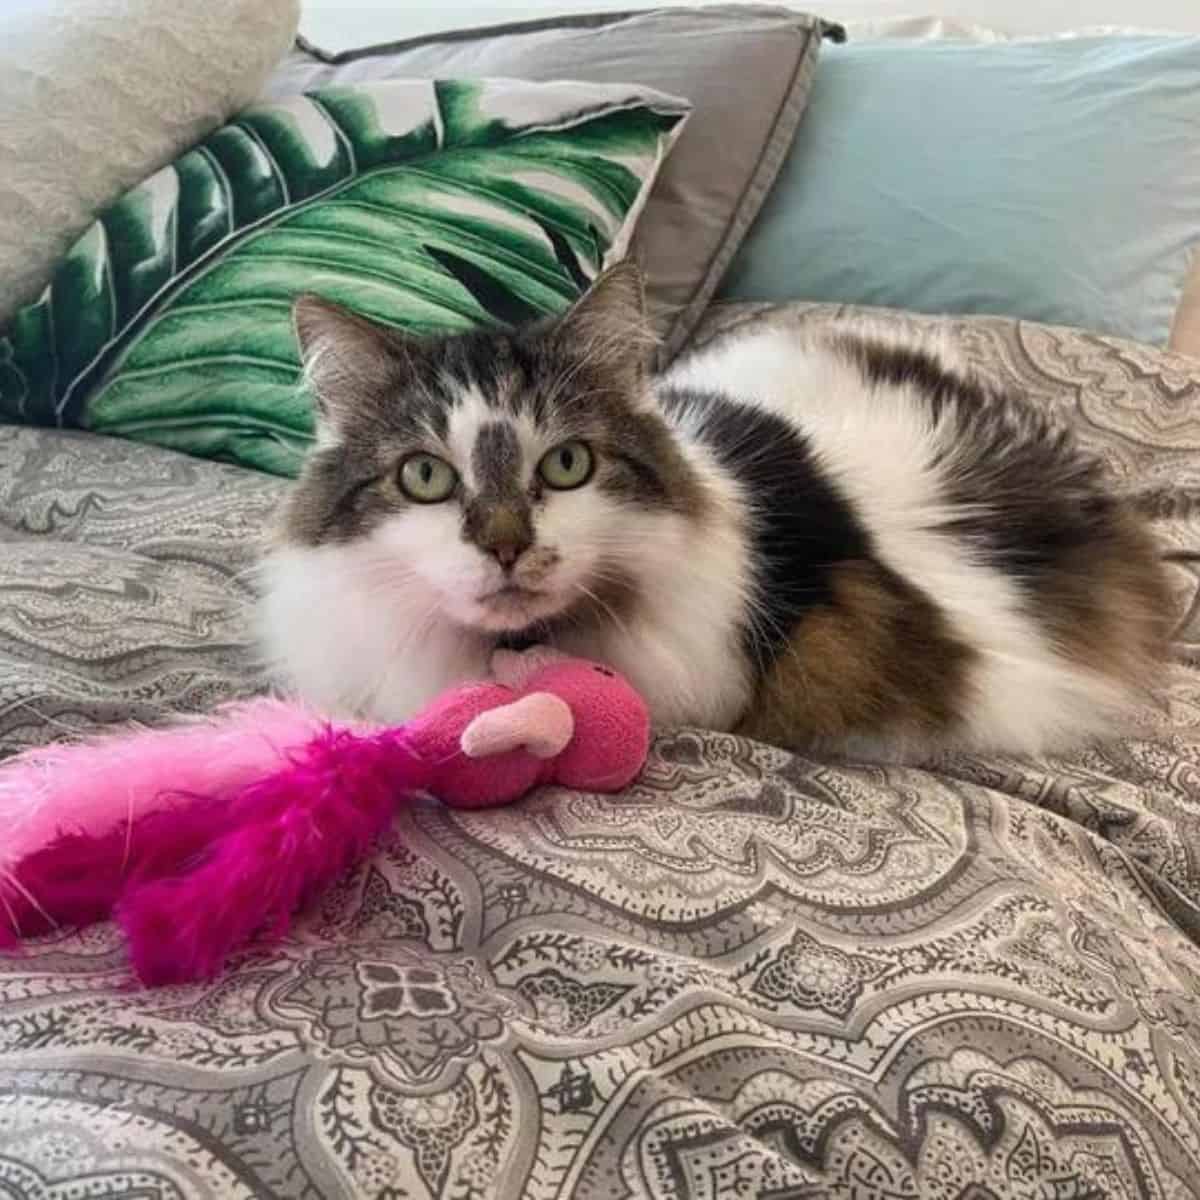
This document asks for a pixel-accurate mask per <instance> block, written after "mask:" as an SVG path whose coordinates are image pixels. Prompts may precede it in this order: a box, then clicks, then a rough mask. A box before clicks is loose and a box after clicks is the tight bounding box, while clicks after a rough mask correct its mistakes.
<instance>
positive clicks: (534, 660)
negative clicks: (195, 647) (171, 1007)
mask: <svg viewBox="0 0 1200 1200" xmlns="http://www.w3.org/2000/svg"><path fill="white" fill-rule="evenodd" d="M492 669H493V673H494V675H495V681H494V682H487V683H475V684H467V685H464V686H463V687H460V688H456V689H454V690H453V691H450V692H448V693H446V694H445V695H443V696H442V697H441V698H439V699H438V700H436V701H435V702H434V703H433V704H432V705H430V707H429V708H427V709H426V710H425V711H424V712H423V713H422V714H421V715H420V716H418V717H417V718H415V719H414V720H412V721H410V722H408V723H407V724H405V725H400V726H397V727H395V728H390V729H381V728H373V727H366V726H359V727H337V726H334V725H331V724H329V723H328V722H327V721H324V720H322V719H321V718H320V717H317V716H316V715H314V714H313V713H311V712H309V711H307V710H306V709H304V708H302V707H300V706H297V705H292V704H287V703H284V702H282V701H277V700H258V701H251V702H249V703H247V704H244V705H241V706H238V707H236V708H234V709H231V710H229V711H227V712H226V713H224V714H222V715H221V716H220V717H219V718H216V719H214V720H211V721H205V722H199V723H196V724H193V725H186V726H182V727H178V728H171V729H164V730H157V731H147V732H141V733H135V734H130V735H127V736H123V737H115V738H106V739H101V740H98V741H92V742H83V743H76V744H73V745H60V746H51V747H46V748H42V749H36V750H31V751H28V752H26V753H24V754H22V755H19V756H18V757H17V758H15V759H13V760H11V761H10V762H9V763H6V764H5V765H4V766H3V767H0V830H3V831H4V833H3V835H2V836H3V844H2V846H0V945H9V946H12V945H15V944H16V943H17V941H18V940H19V939H20V938H23V937H30V936H34V935H38V934H45V933H47V932H50V931H51V930H53V929H56V928H58V927H60V926H64V925H85V924H89V923H91V922H93V921H98V920H103V919H105V918H107V917H109V916H113V915H115V916H116V918H117V920H118V921H119V922H120V924H121V926H122V927H123V929H124V931H125V934H126V937H127V940H128V943H129V950H130V958H131V960H132V963H133V966H134V969H135V971H136V972H137V974H138V976H139V978H141V980H142V981H143V982H144V983H146V984H148V985H152V986H153V985H157V984H164V983H179V982H184V981H188V980H193V979H207V978H211V977H212V976H214V975H215V974H217V973H218V972H219V971H220V970H221V968H222V966H223V965H224V963H225V960H226V959H227V957H228V956H229V954H230V953H231V952H232V951H233V950H235V949H236V948H237V947H238V946H240V945H241V944H243V943H244V942H246V941H248V940H249V939H250V938H252V937H254V936H256V935H258V936H266V937H279V936H282V934H283V933H285V932H286V930H287V928H288V925H289V923H290V920H291V917H292V915H293V914H294V913H295V912H296V911H298V910H299V909H300V908H302V907H303V906H304V905H305V904H306V903H307V902H308V901H310V900H311V899H312V898H313V897H314V896H315V895H316V894H317V893H318V892H319V891H320V890H321V889H322V888H324V887H326V886H327V885H328V884H329V883H331V882H332V881H333V880H334V879H336V878H337V877H338V876H339V875H341V874H342V873H343V872H344V871H345V870H347V869H348V868H349V867H350V866H352V865H353V864H354V863H355V862H356V861H358V860H359V859H361V858H362V857H363V856H364V855H365V854H366V853H367V851H368V850H369V848H370V845H371V842H372V841H373V840H374V838H375V837H376V836H377V835H378V834H379V833H381V832H382V831H383V830H384V829H386V828H387V826H388V824H389V822H390V821H391V818H392V815H393V813H394V812H395V808H396V804H397V801H398V800H400V799H402V798H403V797H405V796H411V795H413V794H414V793H420V792H429V793H432V794H434V795H435V796H437V797H438V798H439V799H441V800H442V801H444V802H445V803H446V804H450V805H453V806H455V807H458V808H482V807H486V806H490V805H499V804H507V803H510V802H511V801H513V800H516V799H517V798H518V797H520V796H522V795H524V794H525V793H526V792H528V791H529V790H530V789H531V788H534V787H537V786H539V785H542V784H549V783H559V784H562V785H564V786H566V787H571V788H579V789H584V790H588V791H598V792H603V791H618V790H620V789H621V788H623V787H624V786H625V785H626V784H628V783H629V782H630V781H631V780H633V779H634V778H635V777H636V775H637V773H638V771H640V770H641V767H642V764H643V762H644V761H645V757H646V751H647V748H648V745H649V734H650V722H649V716H648V714H647V711H646V706H645V704H644V703H643V701H642V699H641V697H640V696H639V695H638V694H637V693H636V692H635V691H634V690H633V688H631V687H630V686H629V684H628V683H627V682H626V681H625V680H624V679H622V678H621V677H620V676H619V675H617V674H615V673H614V672H613V671H610V670H609V669H608V668H607V667H602V666H599V665H598V664H596V663H590V662H585V661H583V660H581V659H571V658H565V657H563V656H561V655H557V654H555V653H554V652H552V651H548V650H544V649H534V650H529V651H525V652H524V653H521V654H517V653H511V652H505V651H501V652H498V653H497V654H496V656H495V658H494V659H493V663H492Z"/></svg>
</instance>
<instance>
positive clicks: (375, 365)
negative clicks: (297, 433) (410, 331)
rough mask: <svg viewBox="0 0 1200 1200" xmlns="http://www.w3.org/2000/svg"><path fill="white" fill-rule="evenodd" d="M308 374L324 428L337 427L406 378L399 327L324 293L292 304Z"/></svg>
mask: <svg viewBox="0 0 1200 1200" xmlns="http://www.w3.org/2000/svg"><path fill="white" fill-rule="evenodd" d="M292 325H293V328H294V329H295V331H296V341H297V343H298V345H299V347H300V361H301V362H302V363H303V365H304V378H305V382H306V383H307V384H308V388H309V391H310V392H311V393H312V395H313V398H314V400H315V402H316V417H317V426H318V433H320V432H321V431H322V428H324V430H325V431H327V432H332V433H336V432H337V431H338V430H339V429H341V428H342V426H343V425H344V423H345V421H346V418H347V416H348V415H349V414H350V413H352V412H353V411H355V410H357V411H359V412H362V411H363V409H364V407H365V403H366V401H368V400H370V399H371V398H372V397H375V396H378V395H379V393H380V392H381V391H383V390H385V389H389V388H394V387H396V386H397V384H398V383H399V382H400V379H399V376H400V374H401V371H400V369H399V368H400V365H401V356H400V355H398V353H397V345H396V342H397V336H396V334H395V331H394V330H392V329H390V328H388V327H385V326H382V325H378V324H376V323H375V322H374V321H370V320H368V319H367V318H366V317H361V316H359V315H358V313H355V312H351V311H350V309H348V308H343V307H342V306H341V305H340V304H334V303H332V302H331V301H329V300H325V299H324V298H322V297H321V296H314V295H303V296H300V297H298V298H297V300H296V302H295V304H294V305H293V306H292Z"/></svg>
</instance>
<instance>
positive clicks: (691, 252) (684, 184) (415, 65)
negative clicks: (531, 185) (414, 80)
mask: <svg viewBox="0 0 1200 1200" xmlns="http://www.w3.org/2000/svg"><path fill="white" fill-rule="evenodd" d="M407 15H408V10H406V19H407ZM823 28H824V27H823V26H822V25H821V23H820V22H818V21H816V20H815V19H814V18H812V17H807V16H804V15H802V14H799V13H796V12H792V11H790V10H788V9H785V8H774V7H764V6H757V5H713V6H711V7H706V8H703V9H661V10H657V11H648V12H640V13H634V14H632V15H631V14H629V13H607V14H606V13H593V14H590V15H586V16H580V15H574V16H556V17H551V18H547V19H546V20H543V21H534V22H526V23H523V24H515V25H502V26H496V27H494V28H491V29H474V30H455V31H453V32H450V33H444V34H439V35H432V36H429V37H423V38H411V39H409V40H407V41H404V42H397V43H394V44H392V45H390V46H378V47H373V48H369V49H365V50H359V51H355V52H352V53H347V54H339V55H332V56H330V55H325V56H324V57H325V58H326V60H327V61H326V62H325V63H321V62H319V61H316V60H315V58H314V57H313V56H312V55H317V56H321V55H322V52H321V51H318V50H313V51H312V55H310V56H308V57H304V56H300V57H297V58H294V59H293V60H292V61H290V62H289V63H287V64H286V65H285V66H284V67H283V68H282V69H281V70H280V72H279V73H278V74H277V75H276V77H275V78H274V79H273V80H272V82H271V84H270V85H269V92H270V94H272V95H282V94H287V93H289V92H296V91H302V90H304V89H305V88H310V87H316V86H322V85H328V84H331V83H343V82H347V83H357V82H361V81H363V80H371V79H383V78H393V77H410V76H419V75H439V76H446V77H450V76H460V77H461V76H468V75H493V76H494V75H507V76H513V77H519V78H522V79H561V78H571V79H590V80H597V81H601V82H615V81H625V80H633V81H635V82H638V83H641V84H643V85H645V86H648V87H654V88H662V89H663V90H664V91H668V92H671V93H673V94H675V95H680V96H686V97H687V98H688V99H689V100H690V101H691V103H692V108H693V115H692V117H691V119H690V120H689V122H688V127H687V129H686V130H685V131H684V133H683V135H682V137H681V138H680V139H679V146H678V148H677V149H676V150H675V152H674V153H673V154H672V155H671V159H670V161H669V162H668V163H667V164H666V167H665V168H664V170H663V173H662V176H661V178H660V180H659V183H658V185H657V186H656V187H655V189H654V191H653V193H652V194H651V196H650V200H649V202H648V203H647V205H646V213H645V216H644V218H643V219H642V221H641V223H640V226H639V229H638V232H637V234H636V235H635V238H634V253H635V255H636V256H637V258H638V260H639V261H640V263H641V265H642V268H643V271H644V272H645V275H646V286H647V296H648V300H649V307H650V312H651V315H652V317H653V318H654V322H655V327H656V329H657V331H658V332H659V334H660V336H661V337H662V339H663V347H662V358H663V361H664V362H666V361H667V360H669V359H670V357H671V356H672V355H673V354H674V353H675V352H676V351H678V350H679V348H680V347H681V346H682V345H683V343H684V342H685V341H686V339H687V337H688V334H689V333H690V332H691V330H692V328H693V327H694V326H695V324H696V322H697V321H698V320H699V319H700V317H701V316H702V315H703V313H704V310H705V308H706V307H707V305H708V302H709V300H710V299H711V297H712V294H713V291H714V290H715V289H716V286H717V283H718V282H719V281H720V278H721V276H722V275H723V274H724V272H725V269H726V268H727V267H728V265H729V262H730V260H731V259H732V257H733V255H734V253H735V252H736V250H737V248H738V245H739V244H740V242H741V239H742V237H743V235H744V234H745V232H746V230H747V228H749V225H750V222H751V221H752V220H753V218H754V214H755V213H756V212H757V211H758V207H759V205H760V204H761V203H762V200H763V197H764V196H765V195H766V194H767V191H768V190H769V189H770V187H771V184H772V183H773V182H774V179H775V175H776V173H777V172H778V170H779V166H780V163H782V161H783V157H784V155H785V154H786V153H787V150H788V147H789V146H790V145H791V142H792V138H793V136H794V134H795V132H796V128H797V126H798V125H799V122H800V117H801V114H802V113H803V111H804V106H805V103H806V101H807V97H808V90H809V85H810V82H811V80H812V76H813V72H814V70H815V68H816V63H817V51H818V49H819V46H820V42H821V31H822V29H823ZM310 49H311V48H310Z"/></svg>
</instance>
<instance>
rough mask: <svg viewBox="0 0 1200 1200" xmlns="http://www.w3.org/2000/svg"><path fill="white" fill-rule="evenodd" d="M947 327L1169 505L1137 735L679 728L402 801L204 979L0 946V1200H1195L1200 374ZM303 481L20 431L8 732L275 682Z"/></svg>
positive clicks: (195, 702)
mask: <svg viewBox="0 0 1200 1200" xmlns="http://www.w3.org/2000/svg"><path fill="white" fill-rule="evenodd" d="M852 317H853V314H852V313H846V312H844V311H842V310H836V309H830V308H813V307H807V306H794V307H792V308H789V309H787V310H785V311H783V312H782V313H778V314H775V315H768V314H764V313H763V312H762V311H761V310H756V309H753V308H746V307H739V308H736V309H727V310H718V311H717V312H715V313H714V314H713V317H712V319H711V320H710V322H709V325H708V326H707V329H706V336H711V335H713V334H714V333H716V332H717V331H719V330H720V329H721V328H722V327H724V326H726V325H729V324H730V323H735V322H738V321H744V320H761V319H775V320H781V321H799V322H827V321H832V320H837V319H846V318H852ZM889 319H891V320H894V321H896V322H897V323H898V324H903V323H904V322H905V320H906V318H902V317H899V316H892V317H890V318H889ZM952 329H953V331H954V333H955V334H956V336H957V337H958V338H959V339H960V340H961V343H962V345H963V348H964V350H965V351H966V352H967V354H968V355H969V356H970V357H971V358H972V359H973V361H974V362H975V363H976V364H977V365H978V367H979V369H980V370H982V371H983V372H985V373H986V374H988V375H989V376H991V377H993V378H996V379H998V380H1002V381H1005V382H1007V383H1010V384H1013V385H1015V386H1018V387H1021V388H1024V389H1025V390H1026V391H1027V392H1029V393H1031V394H1032V395H1033V397H1034V398H1035V399H1036V400H1037V401H1038V402H1039V403H1043V404H1045V405H1047V406H1049V407H1052V408H1054V409H1056V410H1058V411H1060V412H1061V413H1062V415H1063V416H1064V418H1065V419H1068V420H1070V421H1073V422H1074V423H1075V424H1076V425H1077V426H1078V428H1079V430H1080V433H1081V435H1082V436H1083V437H1084V438H1085V439H1086V441H1087V442H1088V443H1089V444H1091V445H1093V446H1094V447H1096V449H1098V450H1099V451H1100V452H1101V453H1102V454H1103V455H1104V457H1105V459H1106V460H1107V461H1108V463H1109V465H1110V466H1111V468H1112V470H1113V472H1114V473H1115V475H1116V476H1117V477H1118V478H1119V480H1120V482H1121V485H1122V486H1123V487H1125V488H1127V489H1129V490H1133V491H1137V492H1139V493H1142V494H1143V497H1144V500H1145V502H1146V503H1147V504H1149V505H1151V506H1152V507H1153V509H1154V511H1155V512H1156V513H1157V514H1158V521H1159V526H1160V529H1161V534H1162V539H1163V542H1164V546H1165V547H1166V548H1167V549H1168V550H1169V551H1170V552H1171V553H1172V555H1173V557H1174V560H1175V563H1174V566H1173V567H1172V570H1173V572H1174V575H1175V579H1176V582H1177V601H1178V638H1177V645H1178V652H1177V662H1176V664H1175V665H1174V666H1173V668H1172V670H1171V672H1170V673H1169V674H1167V675H1165V677H1164V678H1163V680H1162V686H1161V689H1160V692H1159V694H1158V696H1157V697H1156V698H1155V700H1154V703H1152V704H1149V703H1148V704H1147V707H1146V710H1145V712H1144V713H1142V714H1141V716H1140V718H1139V721H1138V722H1137V724H1135V726H1134V727H1132V728H1131V730H1130V733H1129V736H1128V738H1127V739H1125V740H1123V741H1121V742H1119V743H1116V744H1114V745H1110V746H1107V747H1106V748H1104V749H1102V750H1096V751H1094V752H1091V753H1089V754H1086V755H1084V756H1082V757H1079V758H1078V759H1074V760H1072V761H1055V762H1042V763H1029V762H1016V761H1013V762H1005V761H997V760H988V761H978V760H971V759H962V760H954V761H948V762H946V763H944V764H942V766H941V767H940V768H939V769H938V770H937V771H920V770H901V769H875V768H870V769H865V768H857V767H846V766H832V765H829V764H826V763H822V762H818V761H812V760H809V759H806V758H800V757H796V756H793V755H788V754H785V753H782V752H779V751H776V750H773V749H770V748H768V747H765V746H761V745H755V744H751V743H748V742H745V741H740V740H738V739H736V738H732V737H727V736H720V735H714V734H711V733H705V732H701V731H695V730H681V731H677V732H672V733H669V734H667V735H665V736H663V737H662V738H660V740H659V741H658V743H657V745H656V747H655V749H654V753H653V756H652V758H651V761H650V763H649V765H648V767H647V769H646V771H645V773H644V775H643V777H642V779H641V780H640V782H639V783H638V784H637V786H635V787H634V788H632V789H631V790H630V791H629V792H628V793H626V794H625V795H622V796H620V797H616V798H606V799H596V798H593V797H590V796H586V795H574V794H568V793H565V792H558V791H549V792H545V793H542V794H539V795H536V796H533V797H531V798H529V799H528V801H527V802H525V803H524V804H521V805H518V806H516V807H514V808H512V809H508V810H504V811H501V812H494V813H487V814H472V813H463V812H458V813H455V812H446V811H443V810H441V809H438V808H435V807H427V808H420V809H418V810H416V811H413V812H410V813H408V814H406V815H405V816H404V817H402V818H401V819H399V820H398V821H397V823H396V826H395V829H394V831H393V833H392V834H391V836H390V837H389V839H388V840H387V841H386V842H385V844H383V845H381V846H380V848H379V851H378V853H377V854H376V855H375V857H374V859H373V861H372V862H370V863H369V864H368V865H366V866H364V867H363V868H362V869H361V870H359V871H358V872H357V873H356V874H354V876H353V877H352V878H348V879H346V880H345V881H344V882H343V883H342V884H341V885H340V886H338V887H337V888H335V889H334V890H333V891H332V892H330V893H329V894H328V895H327V896H326V897H325V898H324V902H323V904H322V906H321V908H320V909H319V911H315V912H313V913H312V914H311V915H310V916H309V917H308V918H307V919H306V921H305V923H304V924H303V926H302V927H301V929H300V930H299V932H298V933H297V935H296V936H295V937H294V938H293V939H292V940H291V941H289V942H288V943H287V944H286V945H285V946H283V947H282V948H280V949H276V950H273V951H271V952H268V953H262V954H247V955H245V956H244V957H243V958H241V959H240V960H239V961H238V962H237V963H236V964H235V965H234V967H233V969H231V970H230V971H229V972H228V974H227V975H226V976H225V977H223V978H222V979H221V980H220V981H219V982H217V983H215V984H213V985H211V986H207V987H196V988H178V989H172V990H167V991H162V992H156V993H147V992H142V991H138V990H135V989H132V988H131V987H130V985H129V977H128V974H127V972H126V969H125V966H124V963H123V960H122V956H121V952H120V948H119V946H118V944H117V942H116V940H115V939H114V937H113V936H112V933H111V931H110V930H109V929H107V928H100V929H96V930H92V931H89V932H87V933H84V934H82V935H65V934H64V935H63V936H62V937H60V938H56V939H52V940H49V941H46V942H44V943H41V944H39V945H37V946H36V947H35V948H34V949H33V950H32V952H31V953H30V954H28V955H27V956H26V957H23V958H14V959H7V960H0V1196H3V1197H10V1196H11V1197H30V1198H34V1197H36V1198H38V1200H66V1198H75V1197H79V1198H83V1197H89V1198H110V1197H129V1198H133V1197H137V1198H139V1200H144V1198H150V1197H154V1198H160V1197H161V1198H167V1197H188V1198H192V1197H196V1198H200V1197H204V1198H209V1197H211V1198H226V1197H247V1198H260V1197H268V1198H269V1197H313V1198H314V1200H315V1198H329V1197H352V1196H353V1197H370V1198H378V1200H410V1198H411V1200H418V1198H425V1197H447V1198H451V1197H452V1198H454V1200H483V1198H484V1197H490V1196H504V1197H513V1198H526V1200H548V1198H549V1197H562V1198H566V1197H578V1198H580V1200H593V1198H594V1200H601V1198H605V1200H620V1198H622V1197H688V1198H690V1200H734V1198H735V1197H736V1198H739V1200H742V1198H751V1197H753V1198H760V1197H761V1198H764V1200H766V1198H774V1200H782V1198H784V1197H835V1198H839V1200H851V1198H853V1200H884V1198H888V1200H898V1198H902V1197H913V1198H918V1197H919V1198H925V1197H929V1198H932V1200H983V1198H985V1197H986V1198H992V1200H1009V1198H1013V1200H1015V1198H1022V1200H1023V1198H1029V1200H1033V1198H1035V1197H1037V1198H1039V1200H1066V1198H1068V1197H1071V1198H1080V1197H1122V1198H1132V1197H1154V1198H1158V1197H1164V1198H1165V1197H1200V673H1198V672H1197V669H1196V665H1197V650H1198V645H1197V643H1198V640H1200V619H1198V618H1197V616H1196V605H1197V570H1198V564H1200V517H1198V515H1197V514H1200V502H1198V499H1197V498H1198V497H1200V362H1191V361H1189V360H1185V359H1181V358H1173V357H1171V356H1168V355H1164V354H1162V353H1159V352H1157V351H1153V350H1149V349H1144V348H1140V347H1137V346H1133V345H1129V344H1124V343H1120V342H1116V341H1113V340H1110V339H1106V338H1098V337H1093V336H1088V335H1082V334H1077V333H1071V332H1067V331H1064V330H1059V329H1050V328H1045V327H1041V326H1036V325H1028V324H1014V323H1012V322H1008V321H999V320H981V321H972V322H955V323H953V325H952ZM279 486H280V484H279V483H278V481H276V480H272V479H267V478H262V477H257V476H254V475H250V474H246V473H243V472H239V471H237V470H235V469H232V468H223V467H220V466H216V465H213V464H211V463H203V462H198V461H193V460H189V459H185V458H182V457H179V456H175V455H172V454H170V453H168V452H165V451H161V450H154V449H149V448H142V447H138V446H134V445H130V444H122V443H115V442H106V441H103V440H101V439H98V438H94V437H91V436H89V435H72V434H65V433H47V432H45V431H33V430H25V429H13V428H3V429H0V541H3V543H4V544H3V557H2V558H0V745H2V746H3V748H4V749H7V750H11V749H13V748H15V747H17V746H20V745H23V744H27V743H29V742H32V741H36V740H39V739H43V740H44V739H47V738H50V737H53V736H57V735H59V734H60V733H63V732H65V731H70V730H76V729H82V728H90V727H93V726H95V725H97V724H100V723H103V722H108V721H113V720H117V719H123V718H128V717H135V718H138V719H140V720H158V719H162V718H164V717H166V716H167V715H169V714H170V713H171V712H174V711H180V710H192V709H199V708H204V707H206V706H209V705H211V704H213V703H214V702H216V701H218V700H221V699H225V698H229V697H231V696H235V695H242V694H246V693H248V692H251V691H253V690H255V689H256V688H257V687H259V686H260V684H261V680H260V677H259V675H258V673H257V671H256V668H255V665H254V658H253V653H252V650H251V648H250V647H249V645H248V643H247V633H246V629H247V626H246V621H245V602H246V600H247V598H248V597H249V595H250V593H251V588H252V579H251V578H250V576H249V575H248V573H247V572H248V568H249V567H250V565H251V561H252V555H253V544H254V538H255V535H256V533H257V531H258V530H259V529H260V528H261V525H262V522H263V519H264V516H265V514H266V513H267V512H268V510H269V508H270V506H271V504H272V503H273V502H274V500H275V498H276V496H277V494H278V493H277V489H278V488H279ZM0 836H3V834H2V832H0Z"/></svg>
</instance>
